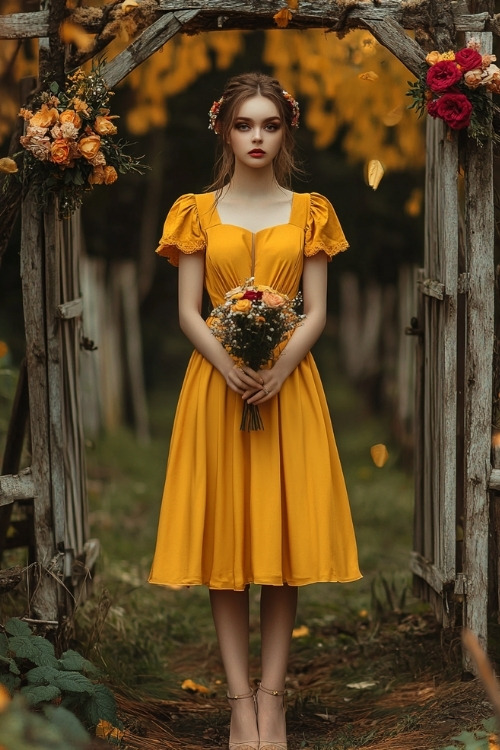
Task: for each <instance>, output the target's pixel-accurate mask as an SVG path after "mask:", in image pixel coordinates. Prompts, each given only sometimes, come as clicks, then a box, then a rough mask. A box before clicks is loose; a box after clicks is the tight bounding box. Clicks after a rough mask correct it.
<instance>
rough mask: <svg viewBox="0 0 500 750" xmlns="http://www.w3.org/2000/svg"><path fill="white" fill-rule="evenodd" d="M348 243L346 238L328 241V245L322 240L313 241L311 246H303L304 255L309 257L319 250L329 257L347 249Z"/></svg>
mask: <svg viewBox="0 0 500 750" xmlns="http://www.w3.org/2000/svg"><path fill="white" fill-rule="evenodd" d="M348 247H349V243H348V242H347V240H338V241H337V242H330V243H329V244H328V245H327V244H326V243H324V242H315V243H314V245H313V246H306V247H305V248H304V255H305V256H306V257H307V258H309V257H311V256H313V255H317V254H318V253H320V252H324V253H326V255H328V256H329V257H330V258H331V257H332V256H334V255H337V253H341V252H343V251H344V250H347V249H348Z"/></svg>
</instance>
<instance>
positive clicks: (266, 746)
mask: <svg viewBox="0 0 500 750" xmlns="http://www.w3.org/2000/svg"><path fill="white" fill-rule="evenodd" d="M259 690H262V692H263V693H267V695H274V696H276V697H279V698H281V703H282V706H283V713H285V711H286V706H285V696H286V694H287V691H286V690H269V688H265V687H264V686H263V685H262V683H259V686H258V688H257V691H259ZM259 750H287V743H286V741H285V742H273V741H272V740H263V739H262V738H260V740H259Z"/></svg>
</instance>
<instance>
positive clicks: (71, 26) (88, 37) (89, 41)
mask: <svg viewBox="0 0 500 750" xmlns="http://www.w3.org/2000/svg"><path fill="white" fill-rule="evenodd" d="M59 36H60V38H61V41H62V42H64V44H74V45H75V46H76V47H78V49H79V50H81V51H82V52H86V51H87V50H89V49H90V48H91V47H92V45H93V44H94V36H93V34H88V33H87V32H86V31H85V29H83V28H82V27H81V26H80V25H79V24H77V23H72V22H71V21H63V23H62V24H61V26H60V27H59Z"/></svg>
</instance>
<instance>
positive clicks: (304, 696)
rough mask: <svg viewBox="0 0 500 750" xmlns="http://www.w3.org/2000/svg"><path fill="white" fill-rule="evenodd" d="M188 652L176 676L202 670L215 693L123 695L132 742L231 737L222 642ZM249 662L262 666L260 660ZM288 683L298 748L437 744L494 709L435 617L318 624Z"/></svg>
mask: <svg viewBox="0 0 500 750" xmlns="http://www.w3.org/2000/svg"><path fill="white" fill-rule="evenodd" d="M181 651H182V653H179V654H178V655H177V657H176V659H175V660H174V661H175V663H172V664H171V665H170V666H171V668H172V669H174V671H177V672H178V674H179V680H181V679H184V678H185V677H186V676H188V675H189V674H196V675H199V674H201V673H203V676H204V679H203V682H204V684H205V685H206V686H207V687H208V689H209V691H210V692H209V694H205V695H201V694H189V693H186V692H185V691H182V690H179V696H178V697H174V698H173V699H171V700H163V701H159V700H150V701H144V700H137V699H134V698H133V697H124V696H122V697H119V704H120V710H121V712H122V716H123V717H124V720H125V725H126V731H125V734H124V737H123V742H124V743H125V745H126V746H127V747H128V748H134V749H135V748H140V750H149V749H150V748H151V750H152V749H153V748H166V749H168V750H180V748H183V750H201V749H202V748H203V749H204V750H207V749H208V750H210V748H214V749H215V748H221V747H222V748H224V747H225V746H226V745H227V732H228V728H227V725H228V720H229V713H228V708H227V702H226V700H225V699H224V696H223V685H222V684H221V682H222V675H221V668H220V664H219V662H218V654H217V651H216V648H215V647H214V648H211V647H209V648H208V649H207V646H206V645H204V646H201V645H200V646H199V647H196V646H192V645H191V646H189V648H188V649H182V650H181ZM252 667H253V668H255V670H257V668H258V664H257V662H255V663H254V664H252ZM288 690H289V700H288V712H287V720H288V727H289V747H290V749H291V750H299V749H300V748H328V750H354V748H364V750H403V748H404V749H405V750H439V748H442V747H444V746H445V745H449V744H450V740H451V738H452V737H453V736H454V735H456V734H459V733H460V732H461V731H463V730H464V729H475V728H478V727H480V725H481V721H482V719H484V718H488V717H490V716H491V715H492V708H491V706H490V704H489V703H488V701H487V699H486V696H485V693H484V690H483V688H482V686H481V684H480V683H478V681H476V680H472V681H462V680H461V674H460V659H459V649H458V641H457V639H456V638H454V637H452V636H451V634H448V635H447V637H446V638H444V637H443V634H442V633H440V632H439V630H438V628H437V626H436V625H435V623H434V620H433V618H432V617H431V616H430V615H427V616H420V615H406V616H402V615H401V616H399V617H396V616H394V617H392V618H391V619H390V620H389V621H388V622H386V623H382V624H381V625H380V624H379V625H378V626H377V627H376V628H375V627H372V626H370V625H368V624H365V625H363V623H361V624H359V625H358V627H357V628H354V629H352V630H350V631H348V630H346V629H343V628H338V627H324V628H323V629H322V630H320V629H318V628H317V629H315V631H314V632H313V633H310V634H309V635H308V636H306V637H303V638H297V639H296V640H295V641H294V647H293V653H292V657H291V660H290V670H289V682H288ZM212 691H213V692H212ZM457 747H461V745H459V744H458V745H457Z"/></svg>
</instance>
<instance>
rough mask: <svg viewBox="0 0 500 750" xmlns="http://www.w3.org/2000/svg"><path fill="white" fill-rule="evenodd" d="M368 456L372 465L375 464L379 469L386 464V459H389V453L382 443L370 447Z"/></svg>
mask: <svg viewBox="0 0 500 750" xmlns="http://www.w3.org/2000/svg"><path fill="white" fill-rule="evenodd" d="M370 454H371V457H372V459H373V463H374V464H375V466H378V468H379V469H381V468H382V466H384V464H385V463H386V462H387V459H388V458H389V451H388V450H387V448H386V446H385V445H384V444H383V443H377V445H372V447H371V448H370Z"/></svg>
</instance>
